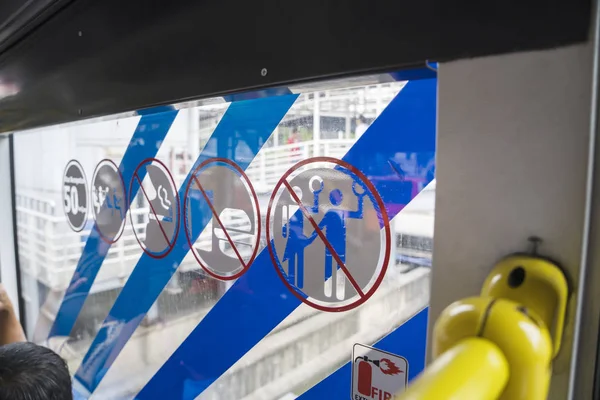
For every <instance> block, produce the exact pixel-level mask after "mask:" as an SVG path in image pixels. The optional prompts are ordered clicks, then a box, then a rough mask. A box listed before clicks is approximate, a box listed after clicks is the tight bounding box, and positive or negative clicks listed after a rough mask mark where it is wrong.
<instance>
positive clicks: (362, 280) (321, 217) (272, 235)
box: [266, 157, 390, 311]
mask: <svg viewBox="0 0 600 400" xmlns="http://www.w3.org/2000/svg"><path fill="white" fill-rule="evenodd" d="M305 166H306V167H305ZM309 166H310V167H313V168H308V167H309ZM328 166H329V167H328ZM302 167H304V168H302ZM266 228H267V244H268V248H269V253H270V255H271V258H272V260H273V263H274V266H275V268H276V271H277V273H278V274H279V275H280V277H281V279H282V280H283V281H284V283H285V284H286V286H287V287H288V288H289V289H291V290H292V293H294V294H295V295H296V296H297V297H298V298H299V299H300V300H302V301H303V302H305V303H307V304H309V305H310V306H312V307H315V308H317V309H320V310H324V311H343V310H348V309H351V308H354V307H356V306H357V305H359V304H362V303H363V302H364V301H366V300H367V299H368V298H369V297H370V296H371V295H372V294H373V293H374V292H375V290H376V289H377V287H378V286H379V284H380V283H381V280H382V279H383V275H384V274H385V270H386V268H387V262H388V261H389V256H390V228H389V221H388V220H387V213H386V211H385V208H384V205H383V201H382V200H381V198H380V197H379V194H378V193H377V191H376V189H375V187H374V186H373V184H372V183H371V182H370V181H369V180H368V179H367V177H366V176H364V175H363V174H362V173H361V172H360V171H358V170H356V169H355V168H354V167H353V166H352V165H349V164H347V163H344V162H343V161H340V160H337V159H333V158H329V157H319V158H317V159H309V160H305V161H302V162H300V163H298V164H296V166H294V167H292V168H291V169H290V170H289V171H288V172H286V174H284V176H283V177H282V179H281V180H280V182H279V183H278V184H277V185H276V187H275V189H274V191H273V194H272V196H271V199H270V201H269V207H268V210H267V221H266ZM334 265H335V266H334Z"/></svg>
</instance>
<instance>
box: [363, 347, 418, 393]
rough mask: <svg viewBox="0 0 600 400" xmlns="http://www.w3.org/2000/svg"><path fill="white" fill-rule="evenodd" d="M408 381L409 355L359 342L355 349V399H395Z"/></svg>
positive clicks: (404, 388)
mask: <svg viewBox="0 0 600 400" xmlns="http://www.w3.org/2000/svg"><path fill="white" fill-rule="evenodd" d="M407 381H408V361H406V358H404V357H401V356H398V355H396V354H392V353H388V352H387V351H382V350H379V349H375V348H373V347H369V346H365V345H362V344H358V343H357V344H355V345H354V347H353V348H352V400H393V399H395V398H396V396H397V395H399V394H400V393H403V392H404V391H405V390H406V384H407Z"/></svg>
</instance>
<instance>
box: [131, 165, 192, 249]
mask: <svg viewBox="0 0 600 400" xmlns="http://www.w3.org/2000/svg"><path fill="white" fill-rule="evenodd" d="M154 162H155V163H157V164H159V165H160V166H161V167H163V169H164V170H165V171H166V172H167V176H168V177H169V179H170V180H171V183H172V184H173V189H174V191H175V201H176V202H177V203H176V204H177V215H176V216H175V218H176V219H175V221H176V224H175V234H174V235H173V239H172V241H169V240H167V243H168V248H167V249H166V250H163V252H162V253H158V254H155V253H153V252H151V251H150V250H148V249H146V248H144V246H142V241H141V240H140V238H139V237H138V235H137V232H136V230H135V224H134V222H133V214H132V212H131V210H129V219H130V220H131V229H132V230H133V235H134V236H135V239H136V240H137V242H138V244H139V245H140V247H141V248H142V250H143V251H144V253H146V254H148V255H149V256H150V257H152V258H156V259H160V258H164V257H166V256H167V254H169V253H170V252H171V250H173V248H174V247H175V243H176V242H177V236H179V224H180V221H181V214H180V213H181V203H180V202H179V193H178V192H177V186H176V185H175V179H173V175H172V174H171V171H169V168H167V166H166V165H165V164H164V163H163V162H162V161H160V160H158V159H156V158H152V157H150V158H146V159H145V160H143V161H142V162H141V163H139V165H138V166H137V167H136V169H135V171H133V175H132V176H131V182H130V183H129V193H133V191H132V189H133V182H134V181H135V180H136V178H137V179H139V181H140V182H139V184H140V189H142V180H141V179H140V176H139V175H138V171H139V169H140V168H141V167H142V166H143V165H146V164H152V163H154ZM138 194H139V192H138ZM142 196H144V197H145V194H143V193H142ZM147 199H148V198H147ZM131 201H133V199H131ZM148 205H149V206H150V209H151V210H152V212H153V213H154V216H155V217H157V216H156V212H155V211H154V209H153V208H152V205H151V204H150V199H148ZM156 223H158V224H159V225H160V221H159V220H158V217H157V219H156ZM159 228H161V230H162V227H159ZM163 234H164V231H163ZM165 236H166V235H165Z"/></svg>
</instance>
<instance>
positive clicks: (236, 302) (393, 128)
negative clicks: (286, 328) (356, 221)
mask: <svg viewBox="0 0 600 400" xmlns="http://www.w3.org/2000/svg"><path fill="white" fill-rule="evenodd" d="M435 111H436V80H435V79H429V80H421V81H412V82H409V83H408V84H407V85H406V86H405V87H404V89H403V90H402V91H401V92H400V93H399V94H398V95H397V96H396V98H395V99H394V100H392V102H391V103H390V104H389V105H388V107H387V108H386V109H385V110H384V111H383V113H382V114H381V115H380V116H379V118H378V119H377V120H375V122H373V124H372V125H371V127H370V128H369V129H368V130H367V132H366V133H365V134H363V136H362V137H361V138H360V139H359V140H358V141H357V142H356V143H355V144H354V146H353V147H352V148H351V149H350V150H349V151H348V153H347V154H346V156H345V157H344V159H343V160H344V161H345V162H348V163H350V164H352V165H353V166H354V167H356V168H358V169H359V170H360V171H362V172H363V173H364V174H365V175H367V176H368V177H369V179H370V180H371V181H372V183H373V184H374V185H375V187H376V189H377V191H378V192H379V194H380V196H381V198H382V199H383V201H384V203H385V206H386V211H387V213H388V215H389V217H390V219H391V218H393V217H394V216H395V215H396V214H397V213H398V212H399V211H400V210H401V209H402V208H403V207H404V206H405V205H406V204H408V202H409V201H410V200H412V198H413V197H414V196H415V195H416V193H413V192H412V190H411V189H410V188H407V185H406V183H405V182H404V181H403V180H402V179H401V178H400V177H398V175H397V173H396V171H394V169H393V168H392V166H391V165H390V163H388V162H387V160H389V159H392V158H394V156H395V155H396V153H417V156H418V157H419V158H422V160H421V162H423V159H426V160H427V161H429V160H432V159H433V157H434V156H435V121H436V119H435ZM431 178H432V177H429V179H431ZM409 186H410V185H409ZM299 305H300V300H298V299H297V298H296V297H295V296H293V295H292V294H291V293H290V292H289V290H288V289H287V288H286V286H285V285H284V284H283V283H282V282H281V280H280V279H279V277H278V275H277V273H276V272H275V269H274V268H273V265H272V261H271V258H270V256H269V254H268V251H267V249H264V250H263V251H262V252H261V254H259V256H258V257H257V259H256V260H255V261H254V263H253V264H252V266H251V267H250V270H249V271H248V273H246V274H245V275H243V276H242V277H241V278H239V279H238V280H237V281H236V282H235V284H234V285H233V286H232V287H231V288H230V289H229V290H228V291H227V292H226V293H225V295H224V296H223V298H221V300H220V301H219V302H218V303H217V304H216V305H215V306H214V307H213V308H212V310H211V311H210V312H209V313H208V315H207V316H206V317H204V319H203V320H202V321H201V322H200V324H199V325H198V326H197V327H196V328H195V329H194V330H193V331H192V333H191V334H190V335H189V336H188V337H187V338H186V340H185V341H184V342H183V343H182V344H181V346H179V348H178V349H177V350H176V351H175V353H173V355H172V356H171V357H170V358H169V360H168V361H167V362H166V363H165V364H164V365H163V366H162V368H161V369H160V370H159V371H158V372H157V373H156V375H155V376H154V377H153V378H152V379H151V380H150V382H149V383H148V384H147V385H146V386H145V387H144V388H143V389H142V391H141V392H140V393H139V394H138V395H137V397H136V398H137V399H143V400H147V399H167V398H168V399H177V400H179V399H186V400H187V399H190V400H191V399H195V398H196V397H197V396H198V395H199V394H200V393H202V392H203V391H204V390H205V389H206V388H207V387H208V386H210V385H211V384H212V383H213V382H214V381H215V380H216V379H217V378H219V376H221V375H222V374H223V373H224V372H225V371H227V369H229V368H230V367H231V366H232V365H233V364H234V363H235V362H236V361H237V360H239V359H240V358H241V357H242V356H243V355H244V354H245V353H246V352H248V351H249V350H250V349H251V348H252V347H253V346H255V345H256V344H257V343H258V342H259V341H260V340H261V339H262V338H264V337H265V336H266V335H267V334H268V333H269V332H270V331H271V330H272V329H273V328H275V326H277V324H279V323H280V322H281V321H282V320H283V319H284V318H285V317H286V316H288V315H289V314H290V313H291V312H292V311H293V310H294V309H295V308H296V307H298V306H299ZM224 348H226V351H224Z"/></svg>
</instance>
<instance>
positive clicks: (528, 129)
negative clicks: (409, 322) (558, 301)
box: [429, 45, 595, 399]
mask: <svg viewBox="0 0 600 400" xmlns="http://www.w3.org/2000/svg"><path fill="white" fill-rule="evenodd" d="M591 76H592V46H591V45H577V46H573V47H567V48H561V49H555V50H549V51H541V52H528V53H519V54H511V55H503V56H494V57H485V58H478V59H472V60H462V61H456V62H449V63H442V64H441V65H440V66H439V71H438V85H439V86H438V87H439V97H438V102H439V111H438V112H439V114H438V147H437V148H438V153H437V154H438V156H437V157H438V159H437V189H436V218H435V241H434V251H433V274H432V286H431V313H430V317H431V320H430V324H429V325H430V326H429V332H430V333H431V329H432V327H433V322H434V321H435V319H436V318H437V317H438V315H439V314H440V312H441V311H442V310H443V309H444V308H445V307H446V306H447V305H448V304H450V303H451V302H453V301H455V300H458V299H460V298H463V297H465V296H469V295H477V294H478V293H479V291H480V288H481V285H482V283H483V281H484V279H485V277H486V276H487V274H488V272H489V271H490V269H491V268H492V267H493V265H494V263H495V262H496V261H497V260H499V259H500V258H502V257H503V256H505V255H507V254H509V253H512V252H516V251H522V250H525V249H526V248H527V242H526V241H527V238H528V237H529V236H530V235H537V236H540V237H542V238H543V240H544V244H543V245H542V247H541V252H542V253H543V254H544V255H547V256H550V257H552V258H554V259H556V260H557V261H559V262H560V263H561V264H562V265H563V266H564V267H565V268H566V270H567V271H568V273H569V277H570V279H571V280H572V281H573V282H574V283H575V287H577V284H578V282H577V276H578V271H579V266H580V262H581V256H580V254H581V249H582V236H583V235H582V232H583V220H584V206H585V193H586V192H585V189H586V168H587V161H588V140H589V115H590V98H591V84H592V79H591ZM574 299H575V295H573V296H572V297H571V302H570V304H569V311H568V323H567V324H568V326H567V329H566V335H565V337H564V342H563V347H562V350H561V354H560V355H559V357H558V359H557V360H556V362H555V365H554V377H553V381H552V390H551V395H550V397H549V398H550V399H565V398H567V390H568V381H569V366H570V355H571V354H570V353H571V346H572V341H573V321H574V315H575V309H576V307H575V306H576V304H575V303H576V302H575V301H574ZM429 338H430V339H431V335H430V336H429ZM593 344H594V345H595V341H594V343H593ZM585 373H588V374H592V373H593V370H590V371H586V372H585ZM577 398H590V397H589V393H588V395H587V396H585V397H584V396H582V397H577Z"/></svg>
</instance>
